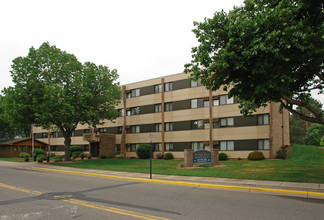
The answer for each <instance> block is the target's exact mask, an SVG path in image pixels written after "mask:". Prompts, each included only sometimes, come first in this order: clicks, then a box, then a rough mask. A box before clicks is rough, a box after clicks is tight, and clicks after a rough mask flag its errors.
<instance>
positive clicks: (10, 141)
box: [0, 138, 47, 145]
mask: <svg viewBox="0 0 324 220" xmlns="http://www.w3.org/2000/svg"><path fill="white" fill-rule="evenodd" d="M28 140H30V141H31V140H32V139H31V138H14V139H9V140H4V141H0V145H12V144H18V143H20V142H23V141H28ZM34 141H35V142H38V143H40V144H44V145H47V143H45V142H42V141H39V140H36V139H35V140H34Z"/></svg>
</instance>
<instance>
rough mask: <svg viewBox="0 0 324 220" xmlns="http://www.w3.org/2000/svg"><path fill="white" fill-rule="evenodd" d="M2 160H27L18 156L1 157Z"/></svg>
mask: <svg viewBox="0 0 324 220" xmlns="http://www.w3.org/2000/svg"><path fill="white" fill-rule="evenodd" d="M0 160H3V161H12V162H25V158H18V157H0Z"/></svg>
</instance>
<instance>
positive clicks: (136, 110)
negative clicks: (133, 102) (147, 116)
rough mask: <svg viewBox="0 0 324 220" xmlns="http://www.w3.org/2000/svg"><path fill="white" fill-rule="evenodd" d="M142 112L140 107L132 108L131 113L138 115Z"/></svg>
mask: <svg viewBox="0 0 324 220" xmlns="http://www.w3.org/2000/svg"><path fill="white" fill-rule="evenodd" d="M139 113H140V107H133V108H130V115H138V114H139Z"/></svg>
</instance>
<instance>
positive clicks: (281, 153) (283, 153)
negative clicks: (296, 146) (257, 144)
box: [276, 149, 287, 160]
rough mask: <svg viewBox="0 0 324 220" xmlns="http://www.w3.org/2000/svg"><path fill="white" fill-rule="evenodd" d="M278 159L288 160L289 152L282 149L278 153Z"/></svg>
mask: <svg viewBox="0 0 324 220" xmlns="http://www.w3.org/2000/svg"><path fill="white" fill-rule="evenodd" d="M276 158H277V159H284V160H285V159H286V158H287V151H286V150H284V149H280V150H278V151H277V152H276Z"/></svg>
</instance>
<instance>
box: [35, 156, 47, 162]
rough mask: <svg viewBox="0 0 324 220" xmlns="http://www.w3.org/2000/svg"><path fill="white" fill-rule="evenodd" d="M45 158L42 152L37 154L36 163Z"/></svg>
mask: <svg viewBox="0 0 324 220" xmlns="http://www.w3.org/2000/svg"><path fill="white" fill-rule="evenodd" d="M45 159H46V157H45V156H44V155H43V154H39V155H38V156H37V158H36V160H37V162H38V163H43V161H44V160H45Z"/></svg>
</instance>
